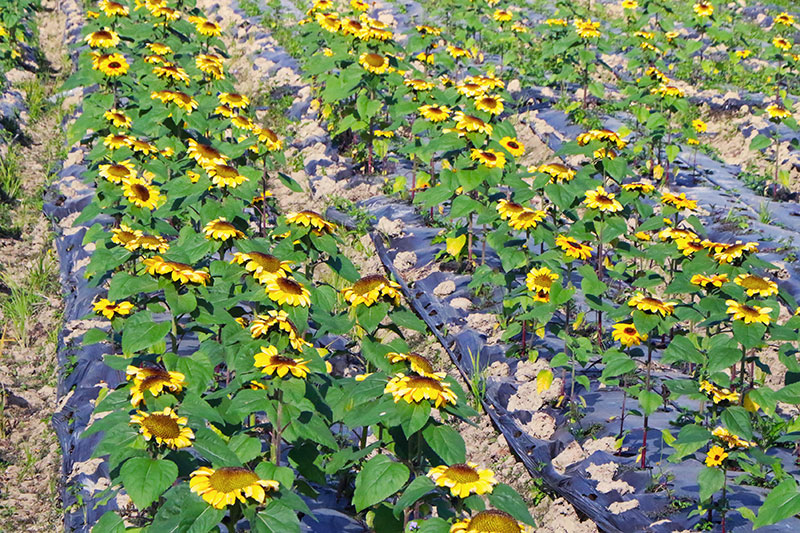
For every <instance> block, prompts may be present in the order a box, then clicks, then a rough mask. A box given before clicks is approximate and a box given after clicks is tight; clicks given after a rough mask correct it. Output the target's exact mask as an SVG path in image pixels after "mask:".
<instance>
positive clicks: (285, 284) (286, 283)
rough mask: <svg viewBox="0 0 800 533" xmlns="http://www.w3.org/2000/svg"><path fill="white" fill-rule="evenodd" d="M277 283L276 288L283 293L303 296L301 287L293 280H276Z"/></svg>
mask: <svg viewBox="0 0 800 533" xmlns="http://www.w3.org/2000/svg"><path fill="white" fill-rule="evenodd" d="M277 283H278V287H279V288H280V289H281V291H283V292H286V293H290V294H295V295H298V296H299V295H301V294H303V287H302V286H301V285H300V284H299V283H297V282H296V281H294V280H291V279H287V278H278V280H277Z"/></svg>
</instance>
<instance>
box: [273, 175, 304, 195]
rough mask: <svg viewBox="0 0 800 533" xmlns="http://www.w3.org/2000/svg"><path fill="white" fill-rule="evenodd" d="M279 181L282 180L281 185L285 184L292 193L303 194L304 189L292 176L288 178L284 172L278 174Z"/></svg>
mask: <svg viewBox="0 0 800 533" xmlns="http://www.w3.org/2000/svg"><path fill="white" fill-rule="evenodd" d="M278 179H279V180H281V183H283V184H284V185H285V186H286V188H287V189H289V190H290V191H293V192H303V187H302V186H301V185H300V184H299V183H297V181H295V179H294V178H292V177H291V176H287V175H286V174H284V173H283V172H278Z"/></svg>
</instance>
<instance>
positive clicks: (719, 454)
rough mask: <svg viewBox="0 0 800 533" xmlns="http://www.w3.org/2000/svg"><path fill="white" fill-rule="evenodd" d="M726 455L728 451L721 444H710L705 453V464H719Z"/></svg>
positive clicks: (711, 465)
mask: <svg viewBox="0 0 800 533" xmlns="http://www.w3.org/2000/svg"><path fill="white" fill-rule="evenodd" d="M727 457H728V452H726V451H725V448H723V447H722V446H712V447H711V449H710V450H708V454H706V460H705V463H706V466H708V467H714V466H720V465H721V464H722V462H723V461H724V460H725V459H726V458H727Z"/></svg>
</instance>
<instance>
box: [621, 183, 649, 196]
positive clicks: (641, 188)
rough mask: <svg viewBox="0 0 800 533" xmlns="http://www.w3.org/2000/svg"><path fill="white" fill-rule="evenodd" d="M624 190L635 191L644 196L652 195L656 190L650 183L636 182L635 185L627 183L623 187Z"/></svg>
mask: <svg viewBox="0 0 800 533" xmlns="http://www.w3.org/2000/svg"><path fill="white" fill-rule="evenodd" d="M622 189H623V190H625V191H635V192H641V193H643V194H650V193H651V192H653V191H654V190H655V189H656V188H655V187H654V186H653V185H652V184H650V183H645V182H643V181H635V182H633V183H626V184H625V185H623V186H622Z"/></svg>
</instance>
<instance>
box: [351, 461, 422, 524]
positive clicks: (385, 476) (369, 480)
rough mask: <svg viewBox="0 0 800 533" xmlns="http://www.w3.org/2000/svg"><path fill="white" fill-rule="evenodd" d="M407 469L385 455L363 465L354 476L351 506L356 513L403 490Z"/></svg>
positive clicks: (407, 474)
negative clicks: (354, 487) (354, 482)
mask: <svg viewBox="0 0 800 533" xmlns="http://www.w3.org/2000/svg"><path fill="white" fill-rule="evenodd" d="M409 474H410V472H409V470H408V468H407V467H406V466H405V465H403V464H401V463H397V462H395V461H392V460H391V459H390V458H388V457H387V456H385V455H377V456H375V457H373V458H372V459H370V460H369V461H367V462H366V463H364V466H363V468H362V469H361V472H359V473H358V475H357V476H356V490H355V492H354V493H353V505H354V506H355V508H356V511H357V512H361V511H363V510H364V509H366V508H367V507H370V506H372V505H375V504H376V503H378V502H381V501H383V500H385V499H386V498H388V497H389V496H391V495H393V494H394V493H396V492H397V491H399V490H400V489H402V488H403V485H404V484H405V483H406V481H408V476H409Z"/></svg>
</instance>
